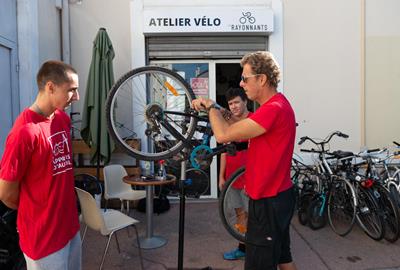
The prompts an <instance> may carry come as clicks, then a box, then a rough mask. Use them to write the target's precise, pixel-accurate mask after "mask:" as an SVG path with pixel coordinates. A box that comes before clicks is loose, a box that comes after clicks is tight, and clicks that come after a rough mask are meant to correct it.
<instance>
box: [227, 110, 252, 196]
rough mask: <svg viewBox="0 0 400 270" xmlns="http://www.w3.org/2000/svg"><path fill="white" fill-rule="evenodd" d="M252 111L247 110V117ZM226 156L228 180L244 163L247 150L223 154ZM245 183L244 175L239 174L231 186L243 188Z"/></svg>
mask: <svg viewBox="0 0 400 270" xmlns="http://www.w3.org/2000/svg"><path fill="white" fill-rule="evenodd" d="M252 114H253V113H252V112H249V113H248V115H247V117H250V116H251V115H252ZM225 157H226V167H225V179H226V180H228V178H229V177H231V176H232V174H233V173H234V172H236V170H237V169H239V168H241V167H243V166H245V165H246V160H247V150H242V151H237V152H236V155H234V156H230V155H228V154H227V155H225ZM244 185H245V175H242V176H240V177H239V178H238V179H237V180H236V181H235V183H233V185H232V187H234V188H236V189H243V187H244Z"/></svg>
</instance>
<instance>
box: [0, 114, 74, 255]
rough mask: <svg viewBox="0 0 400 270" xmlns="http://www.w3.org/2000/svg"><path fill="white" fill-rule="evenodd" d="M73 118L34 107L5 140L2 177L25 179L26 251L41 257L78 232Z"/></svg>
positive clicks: (21, 224)
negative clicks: (50, 115) (47, 115)
mask: <svg viewBox="0 0 400 270" xmlns="http://www.w3.org/2000/svg"><path fill="white" fill-rule="evenodd" d="M71 150H72V149H71V139H70V119H69V117H68V116H67V115H66V114H65V113H64V112H62V111H59V110H57V111H55V114H54V117H53V118H52V119H47V118H45V117H43V116H41V115H39V114H37V113H35V112H33V111H31V110H29V109H25V110H24V111H23V112H22V113H21V114H20V116H19V117H18V118H17V120H16V122H15V124H14V126H13V128H12V129H11V132H10V134H9V135H8V137H7V140H6V148H5V151H4V155H3V158H2V160H1V164H0V178H1V179H3V180H6V181H19V182H20V199H19V206H18V218H17V226H18V231H19V236H20V246H21V249H22V251H23V252H24V253H25V254H26V255H27V256H29V257H30V258H32V259H34V260H37V259H40V258H43V257H45V256H47V255H49V254H51V253H54V252H56V251H58V250H60V249H61V248H63V247H64V246H65V245H66V244H67V243H68V241H69V240H71V239H72V238H73V237H74V236H75V234H76V233H77V232H78V230H79V220H78V211H77V207H76V197H75V190H74V176H73V168H72V151H71Z"/></svg>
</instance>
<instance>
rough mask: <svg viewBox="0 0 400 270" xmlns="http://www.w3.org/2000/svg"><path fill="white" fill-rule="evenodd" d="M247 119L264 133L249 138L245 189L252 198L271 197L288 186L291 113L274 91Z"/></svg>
mask: <svg viewBox="0 0 400 270" xmlns="http://www.w3.org/2000/svg"><path fill="white" fill-rule="evenodd" d="M249 118H250V119H251V120H253V121H255V122H256V123H258V124H259V125H260V126H262V127H263V128H264V129H265V130H266V132H265V133H264V134H262V135H260V136H257V137H255V138H252V139H250V141H249V149H248V150H247V164H246V173H245V175H246V185H245V189H246V192H247V194H248V195H249V196H250V198H252V199H254V200H257V199H261V198H267V197H274V196H276V195H277V194H278V193H279V192H282V191H285V190H287V189H288V188H290V187H291V186H292V181H291V180H290V165H291V160H292V155H293V147H294V140H295V135H296V122H295V116H294V112H293V109H292V107H291V106H290V103H289V101H288V100H287V99H286V98H285V97H284V96H283V95H282V94H281V93H277V94H276V95H274V96H273V97H271V98H270V99H269V100H268V101H267V102H265V103H264V104H263V105H262V106H261V107H260V108H258V109H257V111H256V112H255V113H254V114H253V115H252V116H250V117H249Z"/></svg>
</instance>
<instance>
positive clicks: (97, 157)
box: [81, 28, 115, 177]
mask: <svg viewBox="0 0 400 270" xmlns="http://www.w3.org/2000/svg"><path fill="white" fill-rule="evenodd" d="M114 56H115V54H114V49H113V46H112V43H111V40H110V38H109V37H108V35H107V32H106V29H104V28H100V29H99V31H98V33H97V36H96V38H95V40H94V42H93V52H92V62H91V64H90V69H89V76H88V80H87V85H86V95H85V103H84V105H83V112H82V126H81V136H82V139H83V140H84V141H85V143H86V144H87V145H88V146H89V147H90V149H91V152H90V158H91V163H92V164H94V163H95V162H96V165H97V177H99V168H100V162H101V161H103V162H104V163H105V164H107V163H108V162H109V161H110V157H111V153H112V151H113V150H114V142H113V141H112V140H111V139H110V136H109V134H108V131H107V126H106V115H105V101H106V98H107V94H108V92H109V91H110V89H111V87H112V85H113V84H114V72H113V65H112V61H113V59H114Z"/></svg>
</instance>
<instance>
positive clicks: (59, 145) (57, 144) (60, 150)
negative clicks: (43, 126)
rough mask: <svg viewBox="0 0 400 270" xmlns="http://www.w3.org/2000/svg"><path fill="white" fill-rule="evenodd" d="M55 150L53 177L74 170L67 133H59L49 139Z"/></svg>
mask: <svg viewBox="0 0 400 270" xmlns="http://www.w3.org/2000/svg"><path fill="white" fill-rule="evenodd" d="M48 140H49V142H50V145H51V148H52V149H53V176H54V175H56V174H60V173H63V172H65V171H68V170H72V162H71V155H70V149H69V145H68V136H67V133H66V132H65V131H61V132H57V133H55V134H53V135H51V136H50V137H49V138H48Z"/></svg>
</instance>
